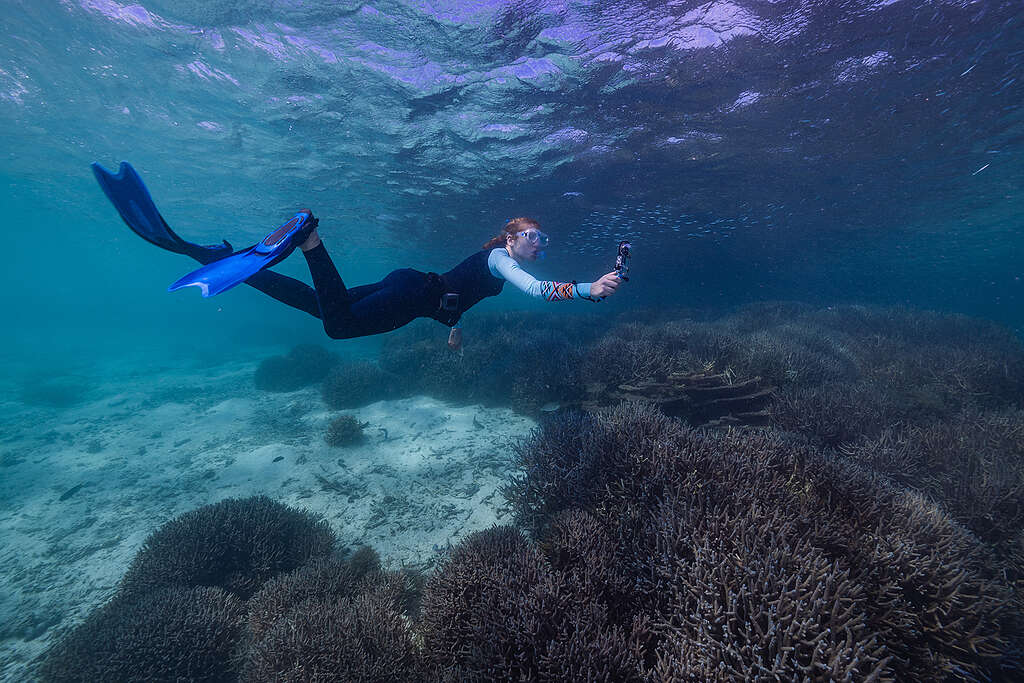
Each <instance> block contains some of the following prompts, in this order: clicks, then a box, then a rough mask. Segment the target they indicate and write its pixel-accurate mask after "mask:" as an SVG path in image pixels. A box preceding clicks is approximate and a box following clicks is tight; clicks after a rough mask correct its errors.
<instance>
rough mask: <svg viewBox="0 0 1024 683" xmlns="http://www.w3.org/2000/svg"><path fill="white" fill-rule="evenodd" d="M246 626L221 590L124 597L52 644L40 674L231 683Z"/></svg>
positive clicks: (237, 605)
mask: <svg viewBox="0 0 1024 683" xmlns="http://www.w3.org/2000/svg"><path fill="white" fill-rule="evenodd" d="M244 623H245V607H244V605H243V603H242V601H241V600H239V599H238V598H237V597H235V596H233V595H231V594H230V593H227V592H225V591H223V590H221V589H219V588H188V589H183V588H169V589H163V590H157V591H155V592H153V593H146V594H133V595H121V596H118V597H115V598H114V599H113V600H111V601H110V602H109V603H107V604H106V605H104V606H103V607H101V608H99V609H98V610H96V611H95V612H94V613H93V614H91V615H90V616H89V617H88V618H87V619H86V620H85V622H84V623H82V624H81V625H80V626H78V628H76V629H75V630H74V631H72V632H71V633H70V634H69V635H68V636H67V637H66V638H65V639H64V640H62V641H60V642H59V643H57V644H56V645H55V646H54V647H52V648H51V649H50V650H49V651H48V652H47V653H46V654H45V657H44V659H43V661H42V662H41V664H40V666H39V668H38V671H37V675H38V678H39V680H41V681H46V682H47V683H50V682H52V683H58V682H60V681H67V682H69V683H70V682H71V681H75V682H78V681H174V680H190V681H230V680H234V679H235V677H236V671H235V668H236V667H235V657H236V653H237V648H238V645H239V642H240V640H241V635H242V632H243V629H244Z"/></svg>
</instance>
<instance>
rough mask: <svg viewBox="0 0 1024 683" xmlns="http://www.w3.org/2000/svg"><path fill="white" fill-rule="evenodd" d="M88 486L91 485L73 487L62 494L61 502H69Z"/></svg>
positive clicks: (83, 484)
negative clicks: (68, 500)
mask: <svg viewBox="0 0 1024 683" xmlns="http://www.w3.org/2000/svg"><path fill="white" fill-rule="evenodd" d="M88 485H89V483H88V482H83V483H81V484H78V485H77V486H72V487H71V488H69V489H68V490H67V491H65V492H64V493H62V494H60V500H67V499H68V498H70V497H71V496H73V495H75V494H76V493H78V492H79V491H81V490H82V489H83V488H85V487H86V486H88Z"/></svg>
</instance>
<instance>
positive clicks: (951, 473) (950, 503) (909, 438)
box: [840, 409, 1024, 581]
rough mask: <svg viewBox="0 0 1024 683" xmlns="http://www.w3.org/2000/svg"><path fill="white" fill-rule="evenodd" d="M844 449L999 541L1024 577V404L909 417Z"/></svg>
mask: <svg viewBox="0 0 1024 683" xmlns="http://www.w3.org/2000/svg"><path fill="white" fill-rule="evenodd" d="M840 452H841V453H843V455H845V456H847V457H849V458H851V459H853V460H855V461H856V462H858V463H860V464H862V465H865V466H867V467H870V468H872V469H874V470H877V471H878V472H881V473H883V474H885V475H887V476H889V477H891V478H892V479H893V480H895V481H897V482H899V483H900V484H901V485H903V486H906V487H909V488H912V489H915V490H917V491H920V492H922V493H924V494H925V495H927V496H928V497H929V498H930V499H932V500H935V501H937V502H938V503H939V504H940V505H941V506H942V508H943V509H944V510H946V511H947V512H948V513H949V514H950V515H951V516H952V517H953V518H954V519H956V520H957V521H959V522H960V523H961V524H963V525H964V526H966V527H967V528H968V529H970V530H971V531H972V532H973V533H975V534H976V535H977V536H978V537H979V538H980V539H981V540H983V541H984V542H986V543H987V544H989V545H990V546H992V547H993V549H994V550H995V551H996V554H997V557H998V558H999V559H1000V560H1001V561H1002V562H1003V563H1004V566H1005V567H1006V572H1007V575H1008V577H1009V578H1010V579H1011V580H1013V581H1021V580H1024V564H1021V563H1020V557H1019V555H1017V553H1016V552H1015V547H1016V545H1017V543H1018V539H1019V536H1020V530H1021V528H1024V411H1021V410H1017V409H1007V410H1001V411H982V410H977V409H968V410H965V411H964V412H963V413H960V414H958V415H956V416H954V417H953V418H951V419H949V420H940V421H934V422H931V423H929V424H926V425H921V426H918V425H913V424H905V423H904V424H901V425H898V426H897V427H894V428H892V429H886V430H884V431H883V432H882V433H881V434H880V435H879V436H878V437H875V438H870V437H862V438H861V439H860V440H858V441H856V442H854V443H852V444H848V445H846V446H844V447H842V448H841V449H840Z"/></svg>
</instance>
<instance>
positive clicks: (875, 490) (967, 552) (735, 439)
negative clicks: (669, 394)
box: [424, 404, 1020, 681]
mask: <svg viewBox="0 0 1024 683" xmlns="http://www.w3.org/2000/svg"><path fill="white" fill-rule="evenodd" d="M581 420H582V421H586V424H583V423H582V422H581ZM520 466H521V468H522V471H523V476H522V477H520V478H519V480H518V481H517V482H516V483H515V484H513V485H512V486H511V487H510V489H509V494H510V497H511V498H512V499H513V501H514V502H515V504H516V507H517V510H518V512H519V515H520V518H521V519H522V520H523V521H524V522H525V523H526V524H528V525H529V526H530V527H531V528H534V529H535V531H536V533H537V536H538V537H539V538H541V539H542V541H541V543H540V545H539V546H538V548H539V549H538V550H537V551H534V552H536V553H538V554H539V556H540V558H541V559H538V560H534V562H535V563H538V565H537V566H541V567H544V568H545V571H547V572H554V573H555V576H553V577H551V578H548V579H546V581H547V584H545V585H548V584H551V585H558V586H564V585H570V583H571V585H572V586H589V588H586V589H583V588H579V589H578V590H581V591H582V592H583V593H585V594H586V595H588V596H590V597H591V600H592V601H593V602H594V603H595V604H597V605H599V606H603V610H604V614H607V615H611V616H610V617H609V622H608V623H606V624H604V628H618V629H622V632H623V633H628V634H629V635H628V638H627V640H628V642H630V643H631V647H633V648H634V650H631V651H633V652H635V653H636V658H635V661H636V662H638V666H639V669H638V670H637V675H640V676H643V677H648V678H650V677H653V678H654V679H656V680H683V679H685V680H691V679H699V680H708V679H715V680H754V679H762V678H771V679H776V678H777V679H782V680H795V679H805V678H810V679H828V680H851V681H852V680H864V679H867V678H870V677H872V676H875V677H878V678H879V679H888V680H891V679H895V680H906V679H911V678H913V679H916V680H942V679H945V678H947V677H950V676H960V677H966V678H984V677H986V676H998V675H1002V667H1004V666H1007V665H1008V662H1010V661H1011V658H1012V654H1013V652H1014V651H1015V648H1019V646H1020V643H1019V642H1013V640H1012V639H1013V638H1014V637H1018V638H1019V636H1015V634H1014V623H1013V618H1012V615H1008V614H1006V613H1005V606H1006V604H1007V602H1008V601H1009V600H1010V599H1011V595H1012V592H1011V589H1010V587H1009V586H1008V585H1007V584H1006V583H1005V581H1004V580H1003V579H1002V578H1001V576H999V575H998V572H996V571H994V570H993V568H992V567H993V565H992V562H991V554H990V552H989V551H988V550H987V548H986V547H985V546H984V545H983V544H982V543H980V542H979V540H978V539H977V538H976V537H975V536H973V535H972V534H970V533H969V532H967V531H966V530H965V529H964V528H963V527H961V526H960V525H959V524H957V523H956V522H955V521H953V520H952V519H951V518H950V517H949V516H948V515H946V514H945V513H944V512H942V510H941V509H940V508H938V507H937V506H936V505H935V504H934V503H932V502H930V501H928V500H927V499H926V498H924V497H922V496H921V495H919V494H916V493H913V492H909V491H905V490H902V489H899V488H897V487H895V486H893V484H892V483H890V482H889V480H887V479H885V478H882V477H880V476H878V475H874V474H872V473H871V472H870V471H869V470H865V469H863V468H861V467H858V466H856V465H854V464H853V463H851V462H850V461H848V460H844V459H837V458H835V457H833V456H829V455H827V454H825V453H822V452H820V451H818V450H817V449H815V448H814V447H813V446H811V445H809V444H807V443H806V442H803V441H801V440H799V439H794V438H791V437H786V436H784V435H779V434H774V433H771V432H761V433H759V432H745V433H716V432H709V431H697V430H693V429H690V428H687V427H684V426H683V425H681V424H680V423H678V422H676V421H674V420H670V419H669V418H666V417H665V416H664V415H662V414H661V413H660V412H657V411H656V410H655V409H654V408H653V407H651V406H644V405H638V404H624V405H623V406H620V407H619V408H617V409H616V410H614V411H611V412H606V413H600V414H596V415H589V416H572V415H560V416H557V417H556V418H554V419H552V420H551V421H550V422H549V423H548V424H547V425H546V426H545V429H544V431H543V432H541V433H539V434H537V435H535V436H534V437H533V438H532V439H531V441H530V442H529V444H528V445H527V446H526V447H525V448H524V449H523V450H522V451H521V453H520ZM567 476H568V477H569V481H568V482H566V481H565V480H564V479H565V478H566V477H567ZM573 508H576V511H575V512H574V511H573ZM566 515H572V516H570V517H568V518H567V517H566ZM566 528H569V529H573V528H576V531H575V532H572V533H566ZM588 528H589V529H603V533H602V534H596V533H593V532H588V531H586V529H588ZM587 533H591V534H592V538H595V539H596V540H597V542H595V543H594V544H593V546H592V548H588V547H587V544H586V543H581V542H580V540H579V539H580V537H581V536H584V535H586V534H587ZM574 539H575V540H574ZM541 551H543V554H540V553H541ZM511 552H512V551H511V550H508V551H507V552H506V554H509V553H511ZM516 552H518V553H520V554H522V553H525V552H526V551H525V550H522V549H521V548H520V549H519V550H517V551H516ZM574 558H576V559H574ZM545 560H546V561H547V563H548V564H545V562H544V561H545ZM531 566H532V565H531ZM588 566H589V567H603V568H607V567H615V568H616V570H615V571H607V570H605V569H602V570H601V571H593V572H591V573H590V575H589V578H580V577H581V575H582V576H583V577H586V576H587V573H586V572H587V570H586V569H585V568H586V567H588ZM505 567H506V565H504V564H501V563H500V562H499V563H497V564H496V565H495V566H493V567H492V569H493V571H494V572H495V573H496V574H499V575H501V576H505V575H506V573H507V572H508V571H511V570H510V569H507V568H505ZM443 571H451V569H445V570H443ZM539 571H540V570H539V569H532V568H531V569H530V570H529V571H528V572H527V573H526V576H527V577H534V576H535V575H536V574H537V572H539ZM571 572H576V574H575V576H576V577H577V578H574V579H572V580H571V582H570V580H569V578H568V577H567V575H568V574H569V573H571ZM476 573H478V574H480V575H484V574H486V571H484V570H482V569H481V570H476ZM456 576H458V575H456ZM460 580H461V579H460ZM513 581H514V579H512V578H509V577H507V576H506V578H505V579H504V581H503V583H506V584H507V583H510V582H513ZM463 585H466V584H463ZM470 585H474V586H475V585H476V579H474V580H473V582H470ZM428 590H429V589H428ZM473 590H477V589H475V588H474V589H473ZM487 590H488V591H492V589H491V588H487ZM493 590H497V589H493ZM566 592H568V590H567V589H564V588H559V590H558V592H557V593H558V595H559V596H560V595H562V594H563V593H566ZM471 594H476V593H471ZM499 599H501V598H499V597H487V595H484V596H481V597H477V598H476V600H477V603H479V604H486V605H492V604H493V603H491V602H488V601H489V600H499ZM548 604H557V603H556V602H555V600H554V599H553V598H552V599H551V600H550V601H549V602H547V603H545V606H546V605H548ZM424 611H425V612H426V611H427V608H426V606H425V610H424ZM536 619H538V620H539V621H540V623H541V625H540V626H538V627H535V630H539V631H540V632H545V630H546V632H548V633H556V632H559V630H560V629H564V625H563V624H561V622H558V621H557V620H556V621H555V622H554V623H553V624H548V623H547V620H549V619H556V617H554V616H552V615H551V614H550V613H548V612H547V611H545V610H543V609H542V610H539V611H538V612H537V614H536ZM627 629H628V630H627ZM532 646H533V647H537V648H539V651H542V652H543V651H545V647H548V645H547V643H546V642H545V643H540V644H537V643H534V645H532ZM442 649H443V648H442ZM528 656H530V655H523V657H528ZM492 666H493V664H492Z"/></svg>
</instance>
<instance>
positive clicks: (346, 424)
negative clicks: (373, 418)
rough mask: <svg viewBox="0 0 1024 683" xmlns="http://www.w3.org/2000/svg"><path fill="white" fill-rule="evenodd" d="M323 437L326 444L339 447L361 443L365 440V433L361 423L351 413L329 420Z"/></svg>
mask: <svg viewBox="0 0 1024 683" xmlns="http://www.w3.org/2000/svg"><path fill="white" fill-rule="evenodd" d="M324 439H325V440H326V441H327V445H328V446H334V447H336V448H341V447H344V446H354V445H355V444H358V443H362V442H363V441H365V440H366V435H365V434H363V425H362V423H361V422H359V420H357V419H356V418H355V417H353V416H352V415H341V416H340V417H336V418H334V419H333V420H331V423H330V424H329V425H328V426H327V434H325V435H324Z"/></svg>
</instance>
